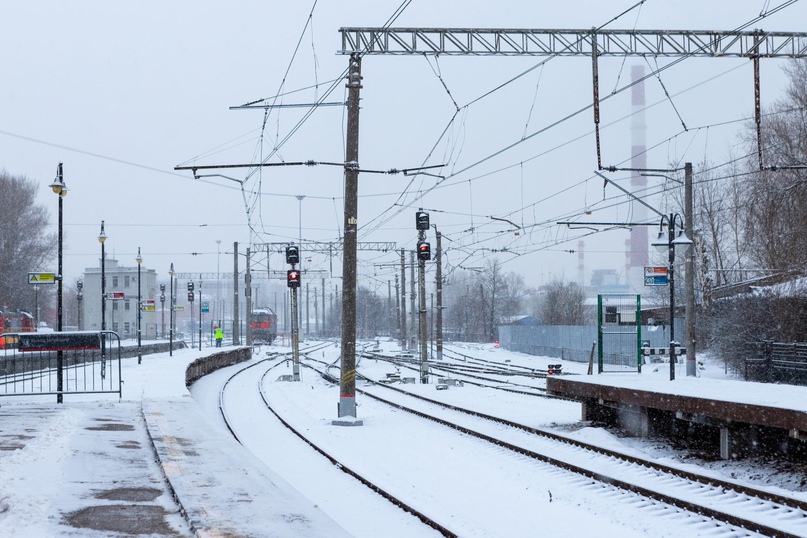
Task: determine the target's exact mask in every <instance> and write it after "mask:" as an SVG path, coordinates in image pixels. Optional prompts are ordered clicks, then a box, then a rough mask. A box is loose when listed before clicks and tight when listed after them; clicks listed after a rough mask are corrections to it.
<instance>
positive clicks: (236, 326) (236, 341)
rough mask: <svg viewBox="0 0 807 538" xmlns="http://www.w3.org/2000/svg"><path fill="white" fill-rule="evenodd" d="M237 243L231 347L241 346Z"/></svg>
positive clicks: (234, 265) (235, 244)
mask: <svg viewBox="0 0 807 538" xmlns="http://www.w3.org/2000/svg"><path fill="white" fill-rule="evenodd" d="M238 308H239V304H238V241H235V242H234V243H233V345H234V346H237V345H240V344H241V334H240V332H241V324H240V323H239V322H238Z"/></svg>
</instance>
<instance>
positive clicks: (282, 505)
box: [0, 350, 348, 538]
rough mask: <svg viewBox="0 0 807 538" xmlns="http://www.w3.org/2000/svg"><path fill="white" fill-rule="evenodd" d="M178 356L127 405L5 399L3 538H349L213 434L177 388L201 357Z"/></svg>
mask: <svg viewBox="0 0 807 538" xmlns="http://www.w3.org/2000/svg"><path fill="white" fill-rule="evenodd" d="M173 355H174V356H173V357H168V356H167V354H166V356H165V357H161V358H160V359H159V360H154V359H152V358H150V359H151V360H148V361H146V360H144V361H143V365H142V366H139V367H138V368H137V369H132V372H131V373H130V375H129V376H128V380H127V383H126V386H127V388H126V389H125V392H124V399H123V400H118V399H117V398H114V399H112V400H95V401H93V400H92V399H90V398H87V397H85V398H81V397H80V396H70V397H69V398H68V397H67V396H66V397H65V400H66V402H65V404H57V403H55V396H54V397H53V400H51V401H52V402H53V403H43V402H44V401H45V400H44V399H43V398H42V397H40V398H38V399H37V401H29V402H23V401H20V400H19V399H14V398H5V399H0V536H3V537H20V538H38V537H43V538H44V537H53V536H72V537H92V538H100V537H110V536H134V535H148V536H154V537H157V536H171V537H186V536H198V537H228V538H229V537H265V536H266V537H268V536H273V537H287V536H288V537H296V536H328V537H330V536H348V534H347V533H346V532H345V531H344V530H343V529H342V528H341V527H339V526H338V525H337V524H336V523H335V522H334V521H333V520H332V519H330V518H329V517H328V516H327V515H325V514H324V513H323V512H322V511H321V510H319V509H318V508H317V507H316V506H314V505H313V504H312V503H311V501H310V500H308V499H306V498H305V497H303V496H302V495H301V494H300V493H299V492H297V491H296V490H295V489H294V488H292V487H291V486H290V485H288V484H287V483H286V482H285V481H284V480H283V479H281V478H280V477H278V476H277V475H276V474H275V473H274V472H273V471H271V470H270V469H269V468H268V467H266V466H265V465H263V464H262V463H261V462H260V461H258V460H256V459H255V458H254V457H252V456H251V455H250V454H249V453H248V452H247V451H246V449H244V448H243V447H242V446H241V445H240V444H238V443H237V442H236V441H235V440H234V439H233V438H232V437H230V436H228V435H227V434H226V432H222V431H221V430H220V428H216V427H212V426H211V424H210V422H209V420H208V418H207V417H206V416H204V414H203V412H202V410H201V408H200V407H199V405H198V404H197V403H196V401H195V400H194V399H193V398H192V397H191V396H190V395H189V393H188V391H187V389H186V388H185V386H184V371H185V368H186V366H187V364H188V363H189V362H190V361H191V360H193V359H194V358H196V357H198V356H199V352H198V351H197V352H196V353H195V354H194V353H193V352H192V351H191V350H189V351H187V352H184V353H182V352H179V353H178V352H177V351H174V354H173ZM155 376H161V377H162V379H163V381H161V382H157V381H155V379H157V377H155ZM167 380H170V381H167ZM48 399H50V397H48ZM82 400H84V401H82ZM68 402H69V403H68Z"/></svg>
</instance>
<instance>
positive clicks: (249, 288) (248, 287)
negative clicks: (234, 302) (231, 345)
mask: <svg viewBox="0 0 807 538" xmlns="http://www.w3.org/2000/svg"><path fill="white" fill-rule="evenodd" d="M250 255H251V252H250V247H247V267H246V275H245V276H244V283H245V284H246V289H245V290H244V292H245V294H246V299H247V311H246V315H245V317H246V318H247V320H246V325H247V345H248V346H250V347H252V273H250V272H249V266H250V265H251V264H250V261H251V260H250ZM199 307H200V308H201V303H200V305H199Z"/></svg>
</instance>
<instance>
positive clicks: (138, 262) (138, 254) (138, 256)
mask: <svg viewBox="0 0 807 538" xmlns="http://www.w3.org/2000/svg"><path fill="white" fill-rule="evenodd" d="M135 261H136V262H137V265H140V264H141V263H143V257H142V256H140V247H137V258H135Z"/></svg>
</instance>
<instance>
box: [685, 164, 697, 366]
mask: <svg viewBox="0 0 807 538" xmlns="http://www.w3.org/2000/svg"><path fill="white" fill-rule="evenodd" d="M693 216H694V215H693V208H692V163H684V233H685V234H686V236H687V237H689V238H690V239H692V240H693V241H694V239H695V236H694V235H693V233H692V219H693ZM695 255H696V254H695V249H694V248H690V249H689V250H687V252H686V254H684V264H685V269H686V275H685V276H684V287H685V288H686V291H685V294H686V317H685V321H684V323H685V324H686V327H685V330H684V345H685V346H686V348H687V355H686V375H687V376H694V375H695V374H696V373H697V369H696V364H695V263H694V259H695Z"/></svg>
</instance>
